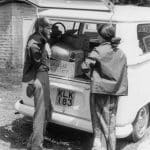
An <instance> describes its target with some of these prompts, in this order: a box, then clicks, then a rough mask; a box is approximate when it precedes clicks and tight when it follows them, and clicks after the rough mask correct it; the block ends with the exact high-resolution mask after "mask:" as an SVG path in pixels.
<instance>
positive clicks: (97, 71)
mask: <svg viewBox="0 0 150 150" xmlns="http://www.w3.org/2000/svg"><path fill="white" fill-rule="evenodd" d="M98 33H99V41H100V45H99V46H98V47H95V48H94V49H93V51H92V52H91V53H90V54H89V56H88V57H87V58H86V59H85V61H84V62H83V64H82V69H83V71H84V72H86V73H88V72H90V73H91V98H90V108H91V120H92V126H93V132H94V140H93V148H92V150H116V135H115V126H116V112H117V104H118V97H119V96H124V95H127V93H128V80H127V61H126V56H125V54H124V53H123V51H121V50H120V49H119V48H118V47H117V46H118V44H119V43H120V38H116V37H115V28H114V27H113V26H112V25H109V24H103V25H101V26H99V27H98Z"/></svg>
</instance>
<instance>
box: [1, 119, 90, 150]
mask: <svg viewBox="0 0 150 150" xmlns="http://www.w3.org/2000/svg"><path fill="white" fill-rule="evenodd" d="M31 132H32V121H31V120H29V118H26V117H23V118H19V119H16V120H14V121H13V122H12V124H8V125H5V126H1V127H0V141H3V142H6V143H9V144H10V146H9V147H10V149H11V148H13V149H26V145H27V141H28V139H29V136H30V134H31ZM91 137H92V135H91V134H89V133H86V132H83V131H79V130H74V129H71V128H66V127H63V126H59V125H55V124H48V127H47V131H46V137H45V140H44V148H45V149H51V150H90V149H91ZM45 149H44V150H45Z"/></svg>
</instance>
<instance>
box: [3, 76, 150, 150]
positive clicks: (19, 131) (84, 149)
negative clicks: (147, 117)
mask: <svg viewBox="0 0 150 150" xmlns="http://www.w3.org/2000/svg"><path fill="white" fill-rule="evenodd" d="M21 98H22V97H21V86H20V84H19V82H17V81H13V82H12V80H8V78H6V76H5V78H0V150H25V149H26V144H27V140H28V138H29V136H30V134H31V132H32V120H31V119H30V118H28V117H24V116H23V115H21V114H18V113H17V112H16V110H15V109H14V104H15V102H16V101H17V100H19V99H21ZM91 137H92V135H91V134H89V133H86V132H81V131H77V130H73V129H70V128H66V127H62V126H58V125H55V124H50V125H49V126H48V128H47V134H46V138H45V141H44V150H90V145H91ZM117 150H150V129H148V130H147V133H146V135H145V137H144V138H143V139H142V140H141V141H139V142H137V143H132V142H131V141H130V140H128V139H123V140H118V141H117Z"/></svg>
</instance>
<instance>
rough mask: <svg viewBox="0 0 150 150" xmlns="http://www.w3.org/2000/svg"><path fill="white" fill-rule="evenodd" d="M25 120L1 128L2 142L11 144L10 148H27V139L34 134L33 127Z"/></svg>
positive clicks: (0, 136)
mask: <svg viewBox="0 0 150 150" xmlns="http://www.w3.org/2000/svg"><path fill="white" fill-rule="evenodd" d="M25 119H26V118H25V117H24V118H20V119H16V120H15V121H13V122H12V124H8V125H5V126H1V127H0V140H1V141H4V142H6V143H10V148H17V149H20V148H26V143H27V139H28V138H29V136H30V133H31V132H32V125H31V123H28V122H26V121H25Z"/></svg>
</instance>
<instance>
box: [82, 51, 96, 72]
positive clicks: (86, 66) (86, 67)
mask: <svg viewBox="0 0 150 150" xmlns="http://www.w3.org/2000/svg"><path fill="white" fill-rule="evenodd" d="M97 57H98V53H97V51H96V49H94V50H93V51H92V52H91V53H90V54H89V55H88V57H87V58H86V59H85V61H84V62H83V63H82V70H83V71H84V72H86V73H87V72H89V71H90V70H91V68H92V67H93V66H94V65H95V64H96V60H97Z"/></svg>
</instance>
